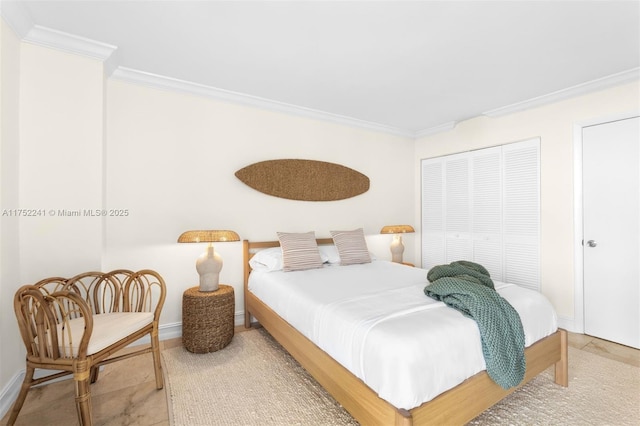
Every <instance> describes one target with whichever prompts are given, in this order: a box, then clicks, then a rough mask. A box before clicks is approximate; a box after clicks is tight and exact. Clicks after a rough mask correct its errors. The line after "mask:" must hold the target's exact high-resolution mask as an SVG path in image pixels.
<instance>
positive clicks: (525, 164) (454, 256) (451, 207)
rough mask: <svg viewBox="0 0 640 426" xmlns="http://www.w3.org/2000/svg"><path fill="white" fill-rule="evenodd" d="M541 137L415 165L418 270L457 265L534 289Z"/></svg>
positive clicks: (536, 286) (537, 275)
mask: <svg viewBox="0 0 640 426" xmlns="http://www.w3.org/2000/svg"><path fill="white" fill-rule="evenodd" d="M539 170H540V140H539V139H533V140H529V141H525V142H518V143H513V144H508V145H502V146H498V147H494V148H486V149H481V150H477V151H470V152H464V153H460V154H454V155H448V156H445V157H438V158H431V159H426V160H423V161H422V267H423V268H425V269H430V268H432V267H433V266H435V265H440V264H444V263H450V262H453V261H456V260H471V261H474V262H477V263H480V264H481V265H483V266H484V267H485V268H487V270H488V271H489V273H490V274H491V277H492V278H493V279H494V280H497V281H504V282H509V283H513V284H518V285H521V286H523V287H528V288H532V289H535V290H539V289H540V272H539V269H540V266H539V264H540V254H539V240H540V209H539V205H540V189H539V188H540V172H539Z"/></svg>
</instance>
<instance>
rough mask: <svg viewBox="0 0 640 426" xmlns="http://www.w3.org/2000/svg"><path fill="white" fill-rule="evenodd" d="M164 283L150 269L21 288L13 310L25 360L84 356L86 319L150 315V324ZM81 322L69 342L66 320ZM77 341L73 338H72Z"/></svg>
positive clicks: (88, 330) (159, 307) (89, 328)
mask: <svg viewBox="0 0 640 426" xmlns="http://www.w3.org/2000/svg"><path fill="white" fill-rule="evenodd" d="M165 293H166V284H165V282H164V279H163V278H162V277H161V276H160V275H159V274H158V273H157V272H155V271H152V270H150V269H143V270H141V271H138V272H133V271H130V270H128V269H116V270H113V271H111V272H106V273H104V272H97V271H92V272H85V273H82V274H78V275H76V276H74V277H72V278H61V277H52V278H46V279H43V280H40V281H38V282H37V283H35V284H33V285H26V286H22V287H21V288H20V289H18V291H17V292H16V294H15V298H14V310H15V313H16V317H17V320H18V326H19V327H20V334H21V335H22V339H23V341H24V344H25V347H26V348H27V352H28V355H29V356H33V357H36V358H39V359H58V358H61V357H62V358H64V357H71V356H73V352H74V351H73V350H72V347H75V348H77V354H78V355H79V356H80V357H82V356H86V349H87V346H88V342H89V339H90V337H91V332H92V329H93V319H92V315H98V314H106V313H113V312H153V314H154V321H155V322H156V324H157V323H158V322H159V320H160V313H161V311H162V306H163V305H164V300H165V297H166V294H165ZM80 318H84V327H85V332H84V334H83V336H82V338H81V342H73V339H72V338H71V328H72V327H71V326H70V324H69V321H71V320H78V319H80ZM76 339H77V338H76Z"/></svg>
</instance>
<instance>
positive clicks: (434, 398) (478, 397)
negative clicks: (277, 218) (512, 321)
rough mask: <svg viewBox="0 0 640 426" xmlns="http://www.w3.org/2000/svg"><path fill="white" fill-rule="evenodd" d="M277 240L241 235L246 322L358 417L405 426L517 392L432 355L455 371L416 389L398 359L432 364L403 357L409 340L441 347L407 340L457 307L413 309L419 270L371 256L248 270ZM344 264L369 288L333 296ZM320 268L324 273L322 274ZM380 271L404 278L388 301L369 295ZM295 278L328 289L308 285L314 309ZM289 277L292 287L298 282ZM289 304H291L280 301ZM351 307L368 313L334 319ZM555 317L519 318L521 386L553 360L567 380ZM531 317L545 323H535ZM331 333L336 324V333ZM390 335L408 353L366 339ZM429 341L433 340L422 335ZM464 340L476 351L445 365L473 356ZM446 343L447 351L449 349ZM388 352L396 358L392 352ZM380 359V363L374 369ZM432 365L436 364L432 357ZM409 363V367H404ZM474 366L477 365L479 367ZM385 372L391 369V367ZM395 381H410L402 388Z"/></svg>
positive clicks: (452, 415)
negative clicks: (357, 261)
mask: <svg viewBox="0 0 640 426" xmlns="http://www.w3.org/2000/svg"><path fill="white" fill-rule="evenodd" d="M316 242H317V244H318V246H319V247H332V246H333V244H334V241H333V239H332V238H321V239H317V240H316ZM279 246H280V242H279V241H262V242H250V241H247V240H245V241H244V242H243V251H244V303H245V326H246V327H251V318H252V317H254V318H255V319H256V320H257V321H258V322H259V323H260V324H261V325H262V326H263V327H264V328H265V329H266V330H267V331H268V332H269V333H270V334H271V335H272V336H273V337H274V338H275V339H276V340H277V341H278V342H279V343H280V344H281V345H282V346H283V347H284V348H285V349H286V350H287V351H288V352H289V353H290V354H291V355H292V356H293V357H294V358H295V359H296V360H297V361H298V362H299V363H300V364H301V365H302V366H303V367H304V368H305V369H306V370H307V371H308V372H309V373H310V374H311V375H312V376H313V377H314V378H315V379H316V380H317V381H318V382H319V383H320V384H321V385H322V386H323V387H324V388H325V389H326V390H327V391H328V392H329V393H330V394H331V395H332V396H333V397H334V398H335V399H336V400H337V401H338V402H339V403H340V404H341V405H342V406H343V407H344V408H345V409H346V410H347V411H348V412H349V413H350V414H351V415H352V416H353V417H354V418H355V419H356V420H357V421H358V422H359V423H360V424H363V425H365V424H366V425H375V424H380V425H406V426H408V425H425V424H444V423H446V424H465V423H467V422H468V421H470V420H472V419H473V418H475V417H476V416H478V415H479V414H480V413H482V412H483V411H484V410H486V409H487V408H489V407H491V406H492V405H494V404H495V403H497V402H498V401H500V400H501V399H502V398H504V397H505V396H507V395H508V394H510V393H511V392H513V391H514V390H515V389H516V388H511V389H507V390H505V389H503V388H501V387H500V386H498V385H497V384H496V383H495V382H494V381H493V380H492V379H491V378H490V377H489V376H488V374H487V373H486V371H482V370H480V371H478V372H475V373H473V374H470V375H469V372H468V371H466V372H462V373H460V374H462V378H461V377H456V375H458V376H459V375H460V374H458V373H459V372H458V369H457V368H452V367H451V365H449V366H447V359H445V360H440V361H438V363H437V368H431V370H447V371H449V372H451V373H453V376H452V374H448V375H445V376H444V378H442V377H440V378H438V380H433V382H438V384H437V385H436V386H435V387H429V388H428V389H426V390H424V389H423V388H424V386H423V385H424V383H418V384H416V385H415V386H414V385H413V383H411V382H412V381H415V380H414V377H412V376H415V374H412V373H411V372H412V371H415V370H411V369H410V368H409V367H407V368H404V366H405V364H411V363H415V362H424V359H423V358H426V359H427V364H424V365H423V366H422V367H419V368H425V369H428V368H430V367H429V359H428V356H429V355H428V354H426V353H425V354H424V356H422V354H420V356H413V357H411V356H410V355H411V353H415V351H416V350H415V345H417V344H418V345H423V346H422V347H423V348H424V347H434V348H435V347H440V346H442V345H440V344H438V345H425V343H424V341H423V342H421V341H420V339H422V337H420V338H414V336H417V335H418V334H419V333H420V334H421V333H422V332H421V331H420V330H425V329H428V328H429V327H427V326H425V324H430V323H432V321H433V319H434V315H437V316H442V313H443V312H445V316H451V317H452V318H453V317H455V316H456V315H457V314H459V313H458V312H456V311H454V310H453V309H450V308H446V307H443V306H437V305H438V303H440V302H438V303H436V302H433V301H431V302H430V301H429V300H428V299H429V298H427V297H426V296H424V295H422V299H420V300H421V301H423V302H424V303H422V304H421V305H420V306H418V305H417V304H415V303H414V302H412V301H411V300H412V299H411V297H412V295H415V293H416V292H418V291H419V290H420V289H421V288H423V287H424V286H425V285H426V284H427V282H426V273H427V271H426V270H422V269H419V268H411V267H409V266H404V265H399V264H392V263H391V262H385V261H377V260H376V261H373V262H371V264H370V265H366V266H363V265H350V266H336V265H335V264H330V262H325V265H324V266H323V267H322V268H319V269H314V270H312V271H310V273H309V274H307V272H306V271H305V272H304V273H299V272H295V273H287V272H282V271H277V272H274V273H272V271H268V272H265V271H259V270H258V269H256V270H255V271H254V273H252V270H253V268H252V266H251V264H250V262H251V259H252V258H253V256H254V255H255V253H256V252H258V251H261V250H268V249H274V248H277V247H279ZM324 261H325V259H324V258H323V262H324ZM254 265H255V264H254ZM343 271H345V272H347V271H348V276H349V278H348V279H351V280H353V277H354V276H362V277H366V278H364V280H363V281H366V282H368V283H369V282H370V283H371V285H370V287H369V288H368V289H367V290H366V291H365V294H355V293H354V294H347V295H342V296H340V297H339V300H338V299H332V296H331V294H332V291H333V290H332V287H331V285H334V286H336V285H337V284H330V283H335V282H336V280H338V278H337V277H338V276H340V275H342V274H343ZM323 274H329V275H328V276H329V278H327V276H326V275H323ZM354 274H355V275H354ZM358 274H361V275H358ZM367 274H368V275H367ZM387 274H394V276H395V274H397V276H398V277H401V278H399V279H398V281H402V284H398V285H397V286H396V287H393V288H384V289H382V288H381V289H379V290H381V291H383V292H386V293H384V300H385V301H387V302H388V303H379V302H375V299H374V297H377V296H374V293H378V289H377V288H376V285H377V284H375V278H374V276H380V277H383V276H385V277H386V276H388V275H387ZM278 277H279V278H278ZM283 277H284V279H282V278H283ZM296 277H297V278H296ZM300 277H304V278H303V281H304V282H305V283H309V284H308V285H307V287H309V288H319V287H320V286H321V284H320V283H322V282H323V281H322V280H325V281H324V282H325V283H327V284H326V287H327V288H326V289H323V291H315V292H314V291H312V293H315V294H316V295H317V296H319V297H320V299H321V305H319V307H318V306H315V305H309V303H315V302H313V301H309V300H306V299H305V298H306V297H307V296H306V295H305V294H304V292H303V291H302V289H301V288H303V287H304V285H300V284H299V282H300ZM296 279H298V284H296V282H295V281H296ZM340 279H341V278H340ZM280 281H283V282H284V284H283V286H282V288H281V289H280V290H278V291H280V293H277V292H276V288H277V287H279V286H280V284H279V282H280ZM287 282H288V284H289V285H290V284H291V283H293V287H291V286H289V287H287V286H286V285H287ZM356 287H357V286H356ZM516 287H517V286H509V285H507V284H503V283H496V289H497V290H498V291H499V292H500V293H501V294H502V293H503V292H504V293H505V295H509V294H511V293H514V294H520V291H519V290H517V288H516ZM336 288H337V287H336ZM299 289H300V291H299ZM324 290H326V291H324ZM353 291H356V290H353ZM416 297H417V296H416ZM508 297H512V298H514V300H515V302H514V303H516V304H519V307H518V308H517V309H518V311H519V313H520V314H521V316H523V314H522V312H520V311H521V309H524V310H527V309H528V310H529V311H530V312H535V311H537V310H541V309H542V310H545V309H546V308H540V307H538V306H536V305H529V304H528V302H527V301H522V300H521V301H520V302H519V301H518V300H520V299H518V298H519V297H520V296H517V295H516V296H508ZM508 297H506V298H508ZM545 300H546V299H545ZM287 301H288V302H289V303H285V302H287ZM405 302H406V303H408V305H407V306H406V308H403V311H402V313H401V314H396V313H392V312H390V311H389V310H388V309H392V308H393V305H398V306H400V304H402V303H405ZM412 303H414V304H413V305H412ZM547 303H548V302H547ZM386 305H388V307H387V306H386ZM422 305H424V306H422ZM427 305H428V306H427ZM358 306H360V307H362V308H364V311H366V315H368V320H366V321H365V320H358V319H357V318H356V319H355V322H353V321H352V322H351V323H350V324H351V325H344V326H342V325H337V324H340V322H339V321H341V319H340V318H339V317H341V316H342V317H344V316H345V315H346V316H350V315H351V313H352V312H354V311H358V308H357V307H358ZM514 307H515V306H514ZM387 308H388V309H387ZM551 309H552V308H551ZM296 311H297V314H296ZM450 311H452V312H450ZM345 312H346V314H345ZM305 313H306V315H305ZM527 315H528V314H527ZM552 317H553V318H552V319H551V320H550V321H547V320H538V319H536V317H532V318H533V319H527V317H526V315H525V316H523V321H522V322H523V326H525V329H527V328H528V329H532V328H533V329H534V330H533V331H531V330H528V331H527V334H528V335H527V340H529V342H528V344H527V348H526V350H525V356H526V363H527V369H526V373H525V377H524V380H523V382H522V383H521V384H520V386H522V385H523V384H525V383H526V382H528V381H529V380H531V379H532V378H533V377H535V376H536V375H538V374H539V373H540V372H542V371H544V370H545V369H547V368H548V367H551V366H554V367H555V376H554V378H555V382H556V383H557V384H559V385H561V386H567V385H568V370H567V334H566V331H564V330H561V329H557V325H556V319H555V313H553V314H552ZM318 318H320V319H322V321H319V320H318ZM467 320H469V319H468V318H467ZM400 321H404V322H400ZM469 321H472V320H469ZM545 321H546V322H545ZM365 323H366V324H365ZM538 323H541V324H543V325H542V326H538V325H537V324H538ZM353 324H355V325H353ZM363 324H365V325H363ZM415 324H419V325H420V326H416V325H415ZM398 326H399V328H398ZM385 327H387V328H389V330H395V331H393V332H392V334H389V331H388V330H387V334H386V335H385V334H384V333H385ZM394 327H395V328H394ZM466 327H468V324H467V326H466ZM432 328H433V327H432ZM331 330H333V331H334V333H333V334H336V335H337V340H335V339H334V340H331V339H328V337H327V336H328V335H329V334H331V332H330V331H331ZM335 330H340V331H339V332H335ZM398 330H399V331H398ZM444 330H445V331H446V329H444ZM407 333H416V334H407ZM396 334H397V339H396V341H395V342H394V343H391V344H389V345H386V346H385V347H389V348H391V349H394V350H395V348H396V347H397V346H398V345H399V343H400V342H407V341H411V342H413V345H414V347H413V349H407V350H404V349H403V350H401V351H399V353H400V354H401V355H402V356H405V355H406V356H407V357H408V358H397V357H398V356H399V355H398V351H396V354H395V355H393V353H392V354H391V355H390V354H387V352H390V351H391V352H393V351H392V350H390V351H387V350H375V351H373V350H371V347H375V346H367V345H375V344H376V343H375V342H376V339H377V338H379V336H386V337H385V338H386V339H388V338H395V337H394V336H396ZM403 334H404V337H403ZM354 336H358V337H359V338H360V339H361V341H362V344H361V343H358V344H355V343H354V344H353V345H349V344H345V342H350V341H351V340H350V339H353V337H354ZM407 336H411V338H407ZM427 338H431V339H432V338H433V337H425V339H427ZM439 338H442V336H440V337H439ZM465 339H466V338H465ZM450 340H452V341H455V340H456V339H450ZM353 341H354V342H355V340H353ZM314 342H315V343H314ZM470 345H471V346H473V347H474V349H469V350H467V349H465V350H463V351H452V352H451V354H452V356H449V357H445V358H449V362H450V363H451V362H454V363H455V362H458V358H459V355H460V354H461V353H465V354H466V353H467V352H469V353H470V354H471V355H470V356H471V358H474V357H477V353H478V348H477V346H478V343H470ZM349 346H352V347H349ZM443 347H444V348H445V349H446V348H447V346H443ZM480 352H481V351H480ZM372 354H375V355H376V357H377V359H375V360H372V359H371V358H372ZM414 355H415V354H414ZM441 355H442V354H441ZM394 356H395V357H396V358H393V357H394ZM385 357H391V359H385ZM374 358H375V357H374ZM379 363H382V364H386V366H385V365H383V366H380V364H379ZM431 364H433V365H435V364H436V363H435V362H431ZM476 364H477V362H476ZM414 367H415V366H411V368H414ZM473 368H476V369H477V365H476V366H475V367H473ZM390 369H391V370H390ZM467 370H468V368H467ZM389 371H391V372H392V373H391V374H390V373H389ZM474 371H475V370H474ZM465 375H466V376H468V377H466V376H465ZM452 380H453V382H452ZM365 382H366V383H365ZM422 382H425V381H424V380H423V381H422ZM452 383H453V384H452ZM402 384H411V385H410V386H406V387H407V389H403V386H401V385H402ZM413 387H416V388H418V389H419V391H418V395H416V392H415V390H413V389H409V388H413ZM374 389H375V390H374ZM420 392H422V393H420Z"/></svg>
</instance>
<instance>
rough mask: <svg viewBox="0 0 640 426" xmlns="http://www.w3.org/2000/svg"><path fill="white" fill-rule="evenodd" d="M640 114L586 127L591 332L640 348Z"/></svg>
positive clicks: (586, 288)
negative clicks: (639, 116) (639, 115)
mask: <svg viewBox="0 0 640 426" xmlns="http://www.w3.org/2000/svg"><path fill="white" fill-rule="evenodd" d="M639 129H640V118H638V117H635V118H629V119H625V120H619V121H614V122H610V123H605V124H599V125H595V126H590V127H585V128H584V129H583V131H582V132H583V133H582V152H583V158H582V161H583V163H582V164H583V176H582V185H583V186H582V188H583V215H584V217H583V224H584V229H583V238H584V241H583V256H584V329H585V334H588V335H592V336H596V337H600V338H603V339H606V340H610V341H613V342H617V343H621V344H624V345H627V346H632V347H635V348H640V313H639V312H640V266H639V265H640V166H639V164H640V148H639V145H640V131H639Z"/></svg>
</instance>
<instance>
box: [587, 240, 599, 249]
mask: <svg viewBox="0 0 640 426" xmlns="http://www.w3.org/2000/svg"><path fill="white" fill-rule="evenodd" d="M587 245H588V246H589V247H595V246H597V245H598V243H597V242H596V240H589V241H587Z"/></svg>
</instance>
